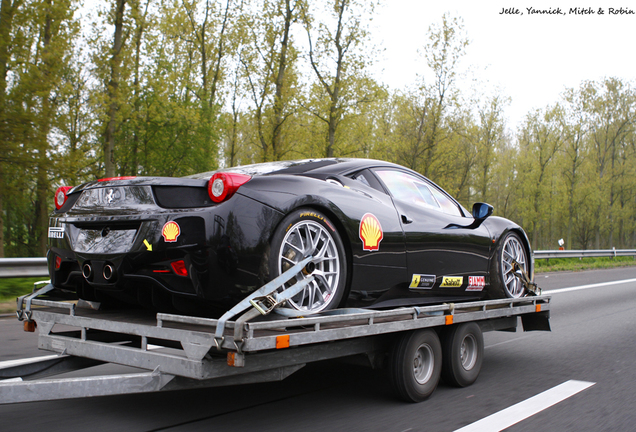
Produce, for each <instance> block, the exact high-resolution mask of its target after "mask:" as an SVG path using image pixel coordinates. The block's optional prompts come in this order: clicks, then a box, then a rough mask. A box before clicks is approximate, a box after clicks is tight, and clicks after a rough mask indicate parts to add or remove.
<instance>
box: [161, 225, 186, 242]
mask: <svg viewBox="0 0 636 432" xmlns="http://www.w3.org/2000/svg"><path fill="white" fill-rule="evenodd" d="M179 234H181V228H180V227H179V224H178V223H176V222H175V221H170V222H166V224H165V225H164V226H163V229H162V230H161V235H162V236H163V240H164V241H166V242H168V243H174V242H176V241H177V237H179Z"/></svg>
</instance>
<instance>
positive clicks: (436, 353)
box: [389, 330, 442, 402]
mask: <svg viewBox="0 0 636 432" xmlns="http://www.w3.org/2000/svg"><path fill="white" fill-rule="evenodd" d="M441 370H442V346H441V344H440V341H439V337H438V336H437V333H435V331H434V330H419V331H413V332H409V333H406V334H404V335H403V336H402V337H401V338H400V339H399V340H398V341H397V343H396V344H395V345H394V346H393V349H392V351H391V353H390V355H389V374H390V375H389V376H390V380H391V385H392V387H393V389H394V391H395V392H396V394H397V395H398V396H399V397H400V398H401V399H403V400H405V401H407V402H421V401H423V400H424V399H426V398H428V397H429V396H430V395H431V394H432V393H433V391H434V390H435V388H436V387H437V383H438V382H439V378H440V373H441Z"/></svg>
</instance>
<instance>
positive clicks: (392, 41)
mask: <svg viewBox="0 0 636 432" xmlns="http://www.w3.org/2000/svg"><path fill="white" fill-rule="evenodd" d="M513 4H516V5H517V6H512V5H513ZM582 6H585V7H586V8H587V7H591V8H592V9H593V10H594V11H595V12H596V13H595V14H593V15H576V14H568V12H569V9H570V8H576V7H578V8H580V7H582ZM621 6H622V7H623V9H626V6H627V7H629V8H630V9H632V10H633V11H634V13H636V2H634V1H617V2H616V1H598V0H592V1H591V2H588V1H586V2H582V3H581V2H564V1H553V2H545V1H536V2H534V1H528V2H527V3H523V2H519V1H501V0H498V1H494V2H493V1H489V2H478V1H474V0H473V1H469V0H444V1H440V2H431V1H426V0H384V5H383V6H381V7H380V8H378V10H377V13H376V16H375V18H374V20H373V24H372V26H371V30H372V32H373V38H374V40H375V41H376V43H378V44H380V43H381V45H382V47H383V48H384V49H385V50H384V52H383V53H382V54H381V55H380V57H379V58H378V62H377V64H376V66H375V68H376V78H377V79H378V80H380V81H382V82H384V83H385V84H387V85H389V86H390V87H391V88H393V89H400V88H404V87H405V86H409V85H413V84H414V83H415V82H416V75H417V73H418V71H419V72H421V71H423V70H424V68H425V67H426V65H425V62H424V60H423V58H421V57H420V56H419V55H418V53H417V51H418V49H420V48H422V47H423V46H424V45H425V44H426V42H427V31H428V28H429V26H430V25H431V24H433V23H436V24H438V23H441V17H442V15H443V14H444V13H445V12H449V13H450V15H451V16H459V17H461V18H462V19H463V21H464V27H465V31H466V33H467V36H468V38H469V40H470V45H469V46H468V49H467V54H466V56H465V57H464V59H463V60H462V64H461V69H464V70H466V69H468V68H470V69H471V70H472V71H473V75H476V76H477V77H478V78H479V79H480V80H482V81H484V82H485V81H488V84H487V86H488V87H490V88H494V87H496V86H498V87H499V88H501V90H502V93H503V94H504V95H506V96H509V97H510V98H511V99H512V102H511V104H510V105H509V106H508V107H507V109H506V114H507V116H508V117H509V126H510V127H512V128H514V127H515V126H516V125H517V124H518V122H520V121H521V120H523V118H524V116H525V115H526V113H528V112H529V111H530V110H532V109H534V108H543V107H545V106H546V105H548V104H552V103H554V102H556V101H557V100H558V98H559V95H560V94H561V93H562V92H563V90H564V89H565V88H570V87H575V88H576V87H578V86H579V85H580V84H581V82H582V81H583V80H588V79H590V80H599V79H602V78H604V77H610V76H615V77H619V78H622V79H625V80H630V81H633V80H634V77H635V75H636V70H635V66H636V60H635V56H634V52H636V49H635V48H634V43H635V42H636V14H629V15H610V14H609V8H610V7H612V8H614V9H618V8H620V7H621ZM529 7H533V8H535V9H550V8H551V9H552V10H556V9H557V8H560V9H561V10H562V11H563V12H564V13H565V15H539V14H529V13H528V11H527V10H526V8H529ZM504 8H506V9H508V8H517V9H519V12H520V13H522V14H519V15H511V14H501V13H500V12H501V11H502V10H503V9H504ZM599 9H603V10H604V11H605V14H604V15H599V14H598V10H599Z"/></svg>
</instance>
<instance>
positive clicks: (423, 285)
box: [409, 274, 435, 289]
mask: <svg viewBox="0 0 636 432" xmlns="http://www.w3.org/2000/svg"><path fill="white" fill-rule="evenodd" d="M433 285H435V275H422V274H414V275H413V279H411V285H409V288H412V289H430V288H433Z"/></svg>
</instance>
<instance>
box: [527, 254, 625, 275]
mask: <svg viewBox="0 0 636 432" xmlns="http://www.w3.org/2000/svg"><path fill="white" fill-rule="evenodd" d="M634 265H636V260H635V259H634V257H616V258H604V257H601V258H550V259H539V260H536V261H535V273H547V272H555V271H580V270H592V269H605V268H615V267H628V266H634Z"/></svg>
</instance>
